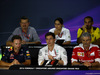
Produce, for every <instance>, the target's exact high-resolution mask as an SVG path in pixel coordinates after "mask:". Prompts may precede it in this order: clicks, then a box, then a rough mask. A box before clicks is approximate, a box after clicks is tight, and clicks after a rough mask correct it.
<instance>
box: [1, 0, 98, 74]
mask: <svg viewBox="0 0 100 75" xmlns="http://www.w3.org/2000/svg"><path fill="white" fill-rule="evenodd" d="M21 16H26V17H28V18H29V20H30V26H33V27H34V28H35V29H36V31H37V33H38V35H39V37H40V39H41V42H42V43H45V38H44V35H45V33H46V32H48V30H49V29H51V28H53V27H54V20H55V18H57V17H62V18H63V20H64V27H66V28H68V29H69V30H70V33H71V41H72V42H73V43H76V39H77V29H78V28H79V27H81V26H82V25H83V24H84V17H86V16H92V17H93V19H94V24H93V26H96V27H99V28H100V0H0V46H1V45H5V43H6V41H7V39H8V37H9V36H10V35H11V33H12V32H13V31H14V29H15V28H16V27H19V26H20V25H19V19H20V17H21ZM80 73H81V72H80ZM57 75H58V74H57Z"/></svg>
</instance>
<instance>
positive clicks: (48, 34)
mask: <svg viewBox="0 0 100 75" xmlns="http://www.w3.org/2000/svg"><path fill="white" fill-rule="evenodd" d="M50 35H51V36H52V37H53V38H54V39H55V34H54V33H52V32H48V33H46V34H45V38H46V37H47V36H50Z"/></svg>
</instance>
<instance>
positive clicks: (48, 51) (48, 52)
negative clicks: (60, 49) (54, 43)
mask: <svg viewBox="0 0 100 75" xmlns="http://www.w3.org/2000/svg"><path fill="white" fill-rule="evenodd" d="M54 53H55V56H53V57H56V56H57V53H56V50H55V49H54ZM48 55H50V53H49V50H48Z"/></svg>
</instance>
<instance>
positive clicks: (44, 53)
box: [38, 32, 68, 65]
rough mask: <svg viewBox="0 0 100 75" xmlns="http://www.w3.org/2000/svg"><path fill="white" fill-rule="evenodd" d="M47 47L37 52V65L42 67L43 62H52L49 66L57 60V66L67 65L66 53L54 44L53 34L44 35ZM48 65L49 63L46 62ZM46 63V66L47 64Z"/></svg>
mask: <svg viewBox="0 0 100 75" xmlns="http://www.w3.org/2000/svg"><path fill="white" fill-rule="evenodd" d="M45 38H46V42H47V46H45V47H43V48H42V49H40V51H39V55H38V65H43V63H44V62H45V60H48V61H52V62H50V63H51V65H52V64H53V62H54V61H55V60H58V63H57V64H58V65H67V63H68V62H67V52H66V50H65V49H64V48H63V47H61V46H59V45H57V44H55V35H54V33H51V32H48V33H47V34H46V35H45ZM47 63H49V62H47ZM47 63H46V64H47Z"/></svg>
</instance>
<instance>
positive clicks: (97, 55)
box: [71, 32, 100, 67]
mask: <svg viewBox="0 0 100 75" xmlns="http://www.w3.org/2000/svg"><path fill="white" fill-rule="evenodd" d="M81 40H82V43H81V44H79V45H78V46H75V48H74V49H73V53H72V59H71V63H72V65H84V66H87V67H89V66H98V65H100V64H99V63H100V49H99V47H98V46H97V45H93V44H91V35H90V33H88V32H85V33H83V34H82V36H81Z"/></svg>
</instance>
